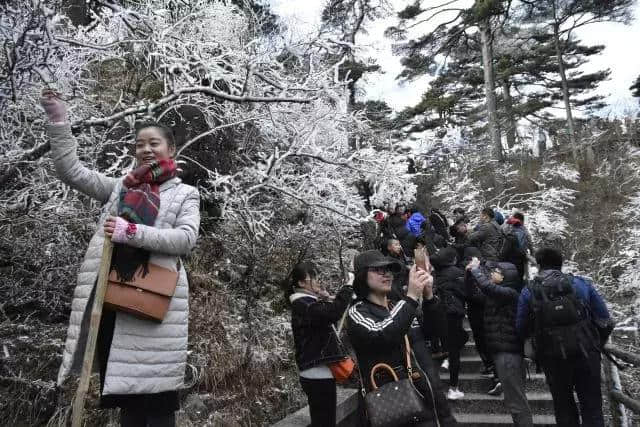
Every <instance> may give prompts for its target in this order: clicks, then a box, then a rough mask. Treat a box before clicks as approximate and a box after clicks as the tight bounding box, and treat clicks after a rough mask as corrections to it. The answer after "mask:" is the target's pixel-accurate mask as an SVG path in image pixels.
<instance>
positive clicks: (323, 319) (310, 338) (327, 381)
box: [287, 262, 353, 427]
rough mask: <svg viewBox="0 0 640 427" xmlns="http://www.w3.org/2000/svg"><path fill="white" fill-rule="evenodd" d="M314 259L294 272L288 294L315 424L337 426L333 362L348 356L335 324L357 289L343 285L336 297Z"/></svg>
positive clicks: (302, 375)
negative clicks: (321, 277) (321, 281)
mask: <svg viewBox="0 0 640 427" xmlns="http://www.w3.org/2000/svg"><path fill="white" fill-rule="evenodd" d="M317 273H318V271H317V268H316V266H315V265H314V264H312V263H310V262H303V263H300V264H297V265H296V266H295V267H294V268H293V271H292V273H291V285H290V287H289V289H288V292H287V294H288V295H287V296H288V298H289V303H290V304H291V330H292V332H293V341H294V344H295V349H296V364H297V365H298V369H299V371H300V385H301V386H302V390H303V391H304V392H305V394H306V395H307V399H308V401H309V414H310V415H311V425H312V427H316V426H317V427H329V426H335V425H336V399H337V395H336V381H335V378H334V376H333V373H332V371H331V369H330V365H331V364H332V363H335V362H338V361H341V360H343V359H344V358H345V356H346V355H345V353H344V350H343V349H342V346H341V345H340V342H339V339H338V335H337V332H336V330H335V329H334V328H333V324H334V323H336V322H337V321H338V320H340V318H341V317H342V315H343V313H344V312H345V311H346V309H347V307H348V306H349V303H350V302H351V296H352V295H353V288H352V287H351V286H350V284H347V285H345V286H343V287H342V288H341V289H340V291H338V294H337V295H336V297H335V298H330V297H329V294H328V293H327V292H326V291H325V290H324V288H322V287H321V286H320V285H319V283H318V281H317Z"/></svg>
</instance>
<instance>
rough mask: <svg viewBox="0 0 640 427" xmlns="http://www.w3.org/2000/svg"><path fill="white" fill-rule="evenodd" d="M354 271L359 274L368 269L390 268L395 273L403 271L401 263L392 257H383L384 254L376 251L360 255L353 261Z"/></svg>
mask: <svg viewBox="0 0 640 427" xmlns="http://www.w3.org/2000/svg"><path fill="white" fill-rule="evenodd" d="M353 266H354V269H355V271H356V273H357V272H359V271H362V270H364V269H367V268H375V267H389V269H390V270H391V271H392V272H394V273H399V272H400V270H402V267H401V266H400V263H398V261H396V260H395V259H393V258H391V257H387V256H384V255H382V252H380V251H377V250H375V249H372V250H369V251H364V252H361V253H360V254H358V256H357V257H356V259H355V260H354V261H353Z"/></svg>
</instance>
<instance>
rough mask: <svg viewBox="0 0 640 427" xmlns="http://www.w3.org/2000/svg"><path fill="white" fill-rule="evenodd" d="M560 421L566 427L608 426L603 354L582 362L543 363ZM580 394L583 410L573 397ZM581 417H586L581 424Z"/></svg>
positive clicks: (544, 361)
mask: <svg viewBox="0 0 640 427" xmlns="http://www.w3.org/2000/svg"><path fill="white" fill-rule="evenodd" d="M541 364H542V369H543V370H544V374H545V376H546V377H547V383H549V389H550V390H551V396H552V397H553V408H554V412H555V414H556V421H557V423H558V425H559V426H563V427H579V426H582V427H604V417H603V416H602V393H601V390H600V353H597V352H591V353H589V355H588V357H581V358H578V359H571V360H564V359H550V360H549V359H547V360H542V361H541ZM574 390H575V392H576V394H577V395H578V401H579V404H580V411H579V413H578V406H577V405H576V401H575V399H574V396H573V392H574ZM579 414H580V415H581V416H582V424H581V423H580V417H579Z"/></svg>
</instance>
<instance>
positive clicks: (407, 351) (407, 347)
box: [404, 335, 413, 382]
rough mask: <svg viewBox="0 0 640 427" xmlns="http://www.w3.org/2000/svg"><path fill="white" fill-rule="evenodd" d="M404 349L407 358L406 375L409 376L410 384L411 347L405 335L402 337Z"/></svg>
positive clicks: (411, 368)
mask: <svg viewBox="0 0 640 427" xmlns="http://www.w3.org/2000/svg"><path fill="white" fill-rule="evenodd" d="M404 347H405V354H406V358H407V374H409V379H410V380H411V382H413V378H412V376H413V367H412V366H411V345H410V344H409V337H408V336H407V335H405V336H404Z"/></svg>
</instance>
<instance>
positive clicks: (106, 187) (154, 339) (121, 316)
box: [47, 124, 200, 395]
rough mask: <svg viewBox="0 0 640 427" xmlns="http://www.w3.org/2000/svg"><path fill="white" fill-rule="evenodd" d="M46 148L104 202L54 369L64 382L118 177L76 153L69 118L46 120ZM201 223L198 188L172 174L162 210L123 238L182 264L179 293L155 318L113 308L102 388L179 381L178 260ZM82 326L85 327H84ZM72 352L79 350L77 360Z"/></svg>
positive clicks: (141, 389) (182, 313)
mask: <svg viewBox="0 0 640 427" xmlns="http://www.w3.org/2000/svg"><path fill="white" fill-rule="evenodd" d="M47 131H48V135H49V137H50V139H51V152H52V155H53V160H54V164H55V168H56V172H57V175H58V177H59V178H60V179H61V180H62V181H63V182H65V183H67V184H68V185H70V186H71V187H73V188H75V189H76V190H78V191H81V192H83V193H85V194H87V195H89V196H90V197H92V198H94V199H97V200H99V201H100V202H103V203H105V204H104V206H103V209H102V213H101V215H100V219H99V220H98V227H97V229H96V232H95V234H94V235H93V237H92V238H91V241H90V242H89V247H88V248H87V252H86V253H85V256H84V260H83V261H82V265H81V266H80V270H79V272H78V281H77V284H76V288H75V291H74V294H73V302H72V304H71V317H70V320H69V328H68V330H67V340H66V343H65V346H64V352H63V356H62V366H61V367H60V372H59V374H58V383H59V384H61V383H62V382H63V381H64V380H65V378H66V377H67V375H68V374H69V373H70V371H71V369H72V364H73V367H74V369H75V368H76V366H78V365H79V363H78V360H81V359H82V352H83V349H80V348H79V346H78V338H79V336H80V331H81V323H82V320H83V316H84V312H85V310H87V309H89V310H90V309H91V308H90V307H89V308H87V305H88V304H87V303H88V300H89V297H90V295H91V291H92V289H93V287H94V284H95V282H96V278H97V275H98V267H99V264H100V258H101V256H102V245H103V242H104V230H103V223H104V221H105V219H106V217H107V215H114V216H115V215H116V212H117V207H118V194H119V191H120V188H121V186H122V179H117V178H110V177H107V176H105V175H103V174H101V173H98V172H95V171H92V170H89V169H87V168H86V167H84V166H83V165H82V164H81V163H80V161H79V160H78V157H77V155H76V142H75V139H74V137H73V136H72V134H71V129H70V127H69V125H68V124H64V125H63V124H60V125H50V126H48V128H47ZM199 227H200V195H199V194H198V191H197V190H196V189H195V188H194V187H191V186H189V185H186V184H182V183H181V180H180V179H179V178H173V179H170V180H168V181H166V182H164V183H163V184H162V185H161V186H160V209H159V212H158V216H157V218H156V222H155V224H154V226H153V227H151V226H145V225H138V231H137V233H136V235H135V237H134V238H133V239H131V240H130V241H129V243H128V244H130V245H131V246H135V247H138V248H143V249H146V250H148V251H150V252H151V258H150V260H151V262H153V263H155V264H159V265H162V266H164V267H166V268H171V269H173V270H174V271H177V270H178V269H179V279H178V286H177V288H176V292H175V294H174V296H173V298H172V299H171V303H170V305H169V312H168V313H167V315H166V317H165V319H164V321H163V322H162V323H160V324H158V323H154V322H151V321H148V320H142V319H138V318H136V317H134V316H131V315H129V314H126V313H117V314H116V323H115V329H114V333H113V342H112V344H111V351H110V353H109V361H108V363H107V371H106V377H105V384H104V392H103V393H104V394H105V395H108V394H141V393H158V392H162V391H171V390H176V389H178V388H180V387H181V386H182V385H183V381H184V372H185V367H186V361H187V335H188V317H189V316H188V315H189V284H188V282H187V275H186V272H185V270H184V267H183V266H182V263H181V262H180V261H179V259H180V256H181V255H186V254H188V253H189V251H191V249H193V247H194V246H195V243H196V239H197V237H198V229H199ZM85 329H86V327H85ZM74 357H77V359H76V362H75V363H74Z"/></svg>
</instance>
